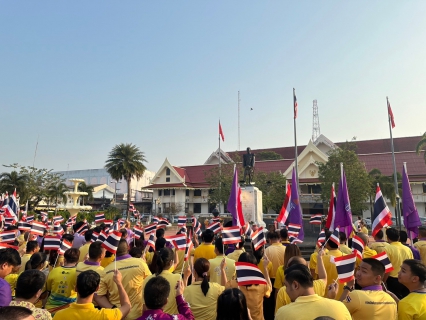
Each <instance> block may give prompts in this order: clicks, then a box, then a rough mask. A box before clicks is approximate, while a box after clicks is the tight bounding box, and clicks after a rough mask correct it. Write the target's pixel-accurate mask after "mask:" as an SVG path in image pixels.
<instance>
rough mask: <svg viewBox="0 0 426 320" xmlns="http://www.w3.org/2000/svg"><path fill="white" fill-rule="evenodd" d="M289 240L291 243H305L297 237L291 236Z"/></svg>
mask: <svg viewBox="0 0 426 320" xmlns="http://www.w3.org/2000/svg"><path fill="white" fill-rule="evenodd" d="M288 241H290V243H291V244H297V243H303V241H302V240H300V239H298V238H295V237H289V238H288Z"/></svg>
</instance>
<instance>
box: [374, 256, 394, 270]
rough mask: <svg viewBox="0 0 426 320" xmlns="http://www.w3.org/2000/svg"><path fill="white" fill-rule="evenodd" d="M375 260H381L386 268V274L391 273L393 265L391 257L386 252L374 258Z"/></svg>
mask: <svg viewBox="0 0 426 320" xmlns="http://www.w3.org/2000/svg"><path fill="white" fill-rule="evenodd" d="M372 258H373V259H376V260H379V261H380V262H381V263H383V265H384V266H385V273H388V272H391V271H392V270H393V266H392V263H391V262H390V260H389V257H388V255H387V253H386V251H383V252H381V253H379V254H377V255H375V256H373V257H372Z"/></svg>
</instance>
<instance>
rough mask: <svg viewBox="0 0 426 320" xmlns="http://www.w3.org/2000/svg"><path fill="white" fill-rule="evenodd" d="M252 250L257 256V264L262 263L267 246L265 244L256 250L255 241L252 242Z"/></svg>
mask: <svg viewBox="0 0 426 320" xmlns="http://www.w3.org/2000/svg"><path fill="white" fill-rule="evenodd" d="M251 250H252V252H253V255H254V257H255V258H256V261H257V264H259V263H260V261H261V260H262V258H263V255H264V253H265V248H264V247H263V246H261V247H260V248H259V249H257V250H254V245H253V242H252V243H251Z"/></svg>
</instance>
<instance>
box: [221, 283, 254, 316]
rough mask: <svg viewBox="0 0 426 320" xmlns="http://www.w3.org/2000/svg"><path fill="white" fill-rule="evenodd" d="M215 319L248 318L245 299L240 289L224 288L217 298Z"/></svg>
mask: <svg viewBox="0 0 426 320" xmlns="http://www.w3.org/2000/svg"><path fill="white" fill-rule="evenodd" d="M216 314H217V316H216V320H248V319H250V318H249V314H248V309H247V301H246V297H245V296H244V293H242V291H241V290H240V289H237V288H232V289H226V290H225V291H223V292H222V294H221V295H220V296H219V298H218V299H217V309H216Z"/></svg>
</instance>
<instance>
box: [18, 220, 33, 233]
mask: <svg viewBox="0 0 426 320" xmlns="http://www.w3.org/2000/svg"><path fill="white" fill-rule="evenodd" d="M18 230H19V231H30V230H31V223H28V222H24V221H19V222H18Z"/></svg>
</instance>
